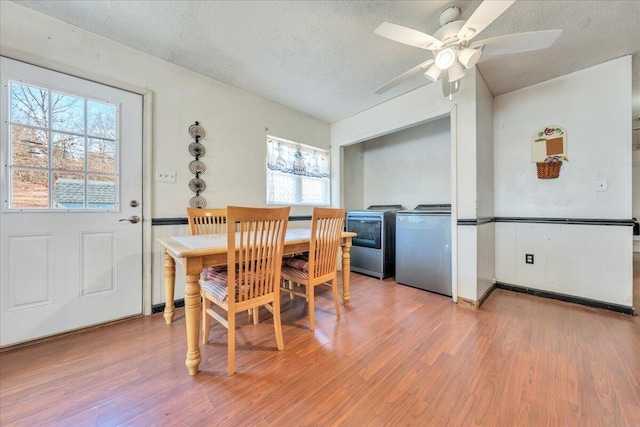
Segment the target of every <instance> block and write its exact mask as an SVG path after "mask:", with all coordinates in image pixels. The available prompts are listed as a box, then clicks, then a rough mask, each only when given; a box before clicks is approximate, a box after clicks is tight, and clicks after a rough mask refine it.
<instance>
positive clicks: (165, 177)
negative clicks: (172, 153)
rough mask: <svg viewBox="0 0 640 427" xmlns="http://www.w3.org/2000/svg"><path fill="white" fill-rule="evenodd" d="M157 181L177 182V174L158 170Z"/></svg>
mask: <svg viewBox="0 0 640 427" xmlns="http://www.w3.org/2000/svg"><path fill="white" fill-rule="evenodd" d="M156 181H158V182H176V172H175V171H172V172H163V171H159V170H157V169H156Z"/></svg>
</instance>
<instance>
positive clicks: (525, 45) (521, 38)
mask: <svg viewBox="0 0 640 427" xmlns="http://www.w3.org/2000/svg"><path fill="white" fill-rule="evenodd" d="M561 33H562V30H548V31H532V32H529V33H518V34H509V35H506V36H500V37H493V38H490V39H485V40H478V41H477V42H473V43H472V44H471V48H479V47H482V56H481V57H480V61H483V60H486V59H489V58H492V57H495V56H499V55H508V54H511V53H520V52H529V51H532V50H539V49H546V48H548V47H550V46H551V45H552V44H553V43H554V42H555V41H556V40H557V39H558V37H559V36H560V34H561Z"/></svg>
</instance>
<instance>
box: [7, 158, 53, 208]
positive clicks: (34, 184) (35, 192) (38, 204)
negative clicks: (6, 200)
mask: <svg viewBox="0 0 640 427" xmlns="http://www.w3.org/2000/svg"><path fill="white" fill-rule="evenodd" d="M11 193H12V197H13V200H12V206H13V207H14V208H47V207H49V172H47V171H40V170H29V169H20V168H14V169H13V171H12V174H11Z"/></svg>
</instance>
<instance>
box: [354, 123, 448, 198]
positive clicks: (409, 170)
mask: <svg viewBox="0 0 640 427" xmlns="http://www.w3.org/2000/svg"><path fill="white" fill-rule="evenodd" d="M362 145H364V149H363V161H364V171H363V172H364V183H363V185H364V188H363V190H364V205H363V206H362V207H361V208H365V207H367V206H370V205H385V204H399V205H403V206H404V207H405V208H406V209H413V208H414V207H415V206H416V205H418V204H425V203H428V204H436V203H441V204H442V203H447V204H450V203H451V128H450V120H449V117H444V118H441V119H438V120H435V121H432V122H428V123H425V124H422V125H418V126H414V127H411V128H408V129H404V130H401V131H398V132H394V133H391V134H388V135H384V136H381V137H379V138H374V139H372V140H369V141H366V142H364V143H362ZM345 185H346V183H345Z"/></svg>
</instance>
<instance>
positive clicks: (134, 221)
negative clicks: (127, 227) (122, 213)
mask: <svg viewBox="0 0 640 427" xmlns="http://www.w3.org/2000/svg"><path fill="white" fill-rule="evenodd" d="M122 221H129V222H130V223H131V224H137V223H138V222H140V217H139V216H138V215H133V216H130V217H129V218H122V219H121V220H120V221H118V222H122Z"/></svg>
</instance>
